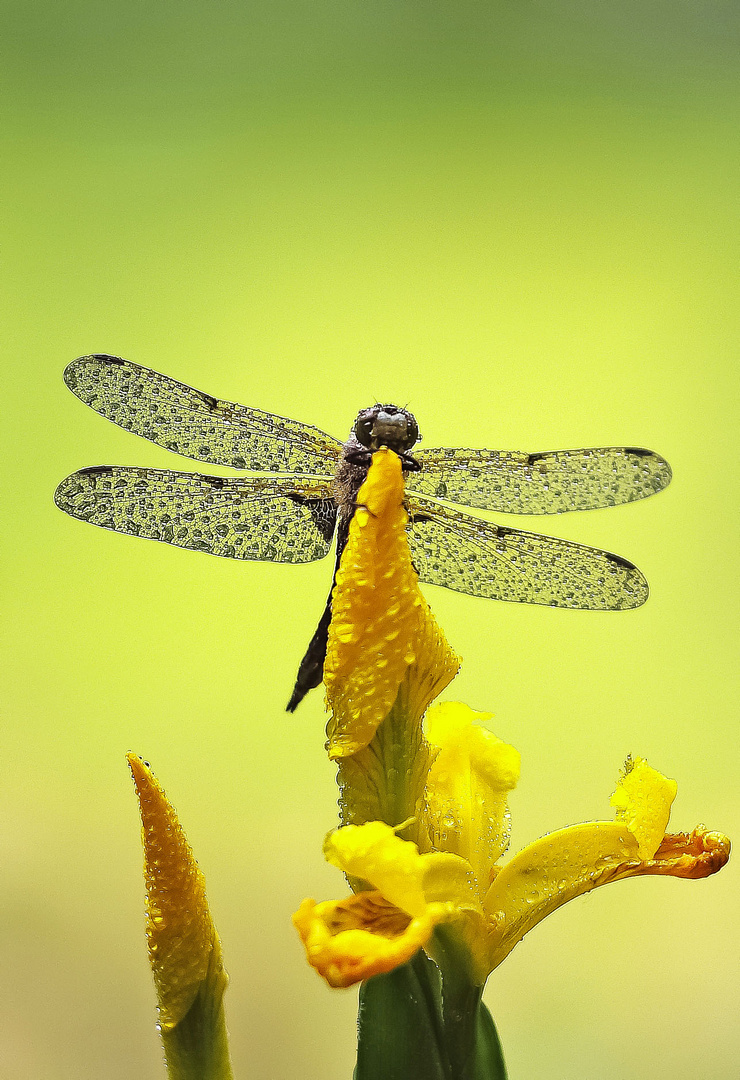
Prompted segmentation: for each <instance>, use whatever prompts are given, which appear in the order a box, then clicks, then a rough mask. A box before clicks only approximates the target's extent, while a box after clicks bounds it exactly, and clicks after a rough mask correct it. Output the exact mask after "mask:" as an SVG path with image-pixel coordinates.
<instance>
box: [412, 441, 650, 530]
mask: <svg viewBox="0 0 740 1080" xmlns="http://www.w3.org/2000/svg"><path fill="white" fill-rule="evenodd" d="M414 457H415V458H416V459H417V460H418V462H419V464H420V465H421V472H419V473H410V474H409V476H408V477H407V481H406V486H407V488H408V489H409V491H418V492H419V493H420V494H422V495H430V496H432V498H437V499H448V500H449V501H450V502H456V503H462V504H463V505H464V506H474V507H478V508H479V509H481V510H498V511H500V512H502V513H507V514H562V513H564V512H565V511H567V510H594V509H596V508H597V507H600V506H617V505H619V504H621V503H628V502H634V501H635V500H636V499H646V498H647V497H648V496H649V495H654V494H655V493H656V491H662V490H663V488H664V487H667V486H668V484H669V483H670V480H671V467H670V465H669V464H668V462H667V461H664V460H663V458H662V457H659V456H658V454H654V453H653V452H652V451H651V450H641V449H640V448H639V447H631V446H608V447H599V448H596V449H593V450H552V451H550V452H548V453H543V454H523V453H519V452H518V451H516V450H465V449H452V448H449V449H448V448H446V447H440V448H438V449H431V450H420V451H419V452H418V453H414Z"/></svg>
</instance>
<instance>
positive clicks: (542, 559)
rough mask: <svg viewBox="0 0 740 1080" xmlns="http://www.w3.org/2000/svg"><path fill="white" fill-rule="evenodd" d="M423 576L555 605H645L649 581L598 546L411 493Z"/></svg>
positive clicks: (458, 587) (467, 589)
mask: <svg viewBox="0 0 740 1080" xmlns="http://www.w3.org/2000/svg"><path fill="white" fill-rule="evenodd" d="M408 506H409V513H410V517H411V521H410V523H409V528H408V537H409V545H410V547H411V556H412V559H413V561H414V566H415V567H416V569H417V571H418V574H419V579H420V580H421V581H424V582H428V583H429V584H431V585H444V586H445V587H446V588H448V589H454V590H455V591H457V592H464V593H469V594H471V595H472V596H487V597H490V598H492V599H495V600H513V601H515V602H518V603H524V604H547V605H549V606H551V607H563V608H588V609H590V610H597V611H599V610H600V611H617V610H621V609H624V608H635V607H639V606H640V605H641V604H644V603H645V601H646V600H647V597H648V585H647V581H646V580H645V578H644V577H643V575H642V574H641V573H640V571H639V570H638V569H637V567H636V566H633V565H632V563H630V562H627V560H626V559H622V558H620V557H619V556H618V555H612V554H610V553H609V552H608V551H601V550H599V549H598V548H591V547H584V546H583V545H581V544H573V543H571V542H570V541H568V540H558V539H556V538H555V537H551V536H541V535H540V534H538V533H529V532H522V531H521V530H519V529H509V528H505V527H503V526H500V525H494V524H492V523H490V522H487V521H481V520H479V519H477V518H474V517H470V516H469V515H467V514H462V513H459V512H458V511H456V510H452V509H450V508H449V507H445V506H441V505H439V504H437V503H432V502H429V501H428V500H426V499H418V498H416V497H410V498H409V499H408Z"/></svg>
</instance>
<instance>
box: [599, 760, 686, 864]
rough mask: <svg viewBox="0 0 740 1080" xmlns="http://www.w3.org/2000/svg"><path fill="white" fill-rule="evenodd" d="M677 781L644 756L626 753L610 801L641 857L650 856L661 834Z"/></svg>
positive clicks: (664, 829)
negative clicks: (651, 763)
mask: <svg viewBox="0 0 740 1080" xmlns="http://www.w3.org/2000/svg"><path fill="white" fill-rule="evenodd" d="M676 789H677V784H676V781H675V780H669V778H668V777H667V776H663V774H662V773H659V772H658V771H657V769H651V768H650V766H649V765H648V763H647V761H645V760H644V758H640V757H638V758H633V757H628V758H627V761H626V762H625V768H624V774H623V776H622V778H621V779H620V781H619V783H618V784H617V789H616V791H615V792H614V794H613V795H612V797H611V799H610V802H611V805H612V806H613V807H614V808H615V810H616V811H617V819H618V820H619V821H623V822H624V823H625V825H626V826H627V828H628V829H629V831H630V832H631V833H632V835H633V836H634V837H635V839H636V840H637V844H638V847H639V851H640V858H641V859H651V858H652V857H653V855H654V854H655V852H656V851H657V850H658V846H659V844H660V842H661V840H662V839H663V836H664V835H665V831H666V828H667V827H668V819H669V817H670V815H671V805H672V804H673V800H674V799H675V798H676Z"/></svg>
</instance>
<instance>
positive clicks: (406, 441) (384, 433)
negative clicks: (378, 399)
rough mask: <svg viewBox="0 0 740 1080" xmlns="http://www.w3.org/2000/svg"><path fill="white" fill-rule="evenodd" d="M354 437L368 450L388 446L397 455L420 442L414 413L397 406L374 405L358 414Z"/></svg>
mask: <svg viewBox="0 0 740 1080" xmlns="http://www.w3.org/2000/svg"><path fill="white" fill-rule="evenodd" d="M353 431H354V435H355V437H356V439H357V440H358V442H360V443H361V444H362V445H363V446H366V447H367V449H368V450H379V449H380V447H381V446H387V447H389V448H390V449H391V450H394V451H395V452H396V453H397V454H400V453H403V452H404V451H406V450H410V449H411V447H412V446H413V445H414V443H416V442H418V441H419V438H420V436H419V425H418V424H417V423H416V419H415V417H414V415H413V413H410V412H409V411H408V410H407V409H400V408H399V407H398V406H397V405H373V406H372V408H370V409H363V410H362V411H361V412H359V413H358V414H357V419H356V420H355V426H354V428H353Z"/></svg>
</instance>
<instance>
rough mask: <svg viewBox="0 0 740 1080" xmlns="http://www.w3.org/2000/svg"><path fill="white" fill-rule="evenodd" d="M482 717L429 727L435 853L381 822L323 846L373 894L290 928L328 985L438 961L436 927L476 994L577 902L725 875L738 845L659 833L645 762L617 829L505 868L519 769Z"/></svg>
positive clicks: (428, 806) (453, 713)
mask: <svg viewBox="0 0 740 1080" xmlns="http://www.w3.org/2000/svg"><path fill="white" fill-rule="evenodd" d="M477 716H478V714H475V713H473V712H472V710H470V709H468V708H467V707H466V706H464V705H459V704H447V705H445V706H444V707H440V708H439V709H438V710H437V715H436V716H435V715H431V716H430V720H429V729H430V736H431V737H432V739H433V740H434V741H435V742H436V743H437V745H438V747H439V754H438V756H437V761H436V762H435V765H434V766H433V767H432V769H431V771H430V774H429V785H428V788H427V792H426V800H425V807H424V811H423V819H424V822H425V823H426V825H427V829H428V837H433V841H434V848H435V849H436V850H432V849H431V848H432V840H431V839H428V843H427V846H428V847H429V848H430V850H427V851H425V852H420V851H419V846H418V845H417V844H415V843H413V842H411V841H406V840H401V839H400V838H399V837H398V836H397V835H396V834H395V832H394V830H393V829H391V828H390V827H389V826H387V825H385V824H384V823H381V822H370V823H367V824H364V825H359V826H357V825H354V826H353V825H350V826H345V827H343V828H340V829H337V830H336V831H335V832H334V833H330V834H329V837H328V838H327V842H326V845H325V853H326V856H327V858H328V860H329V861H330V862H332V863H333V864H334V865H335V866H338V867H339V868H340V869H342V870H344V872H345V873H346V874H348V875H351V876H352V877H353V878H355V879H362V881H364V882H366V883H367V885H368V886H369V887H370V888H371V889H372V891H370V892H360V893H358V894H356V895H355V896H350V897H348V898H346V899H344V900H341V901H336V902H325V903H323V904H318V905H317V904H315V903H314V902H313V901H312V900H307V901H304V903H303V905H302V906H301V909H300V910H299V911H298V912H297V913H296V915H295V916H294V922H295V924H296V927H297V929H298V931H299V933H300V935H301V938H302V939H303V942H304V945H305V948H306V954H307V958H308V961H309V963H310V964H312V965H313V966H314V967H315V968H316V969H317V970H318V971H319V972H320V973H321V974H322V975H324V977H325V978H326V979H327V981H328V982H329V983H330V985H332V986H349V985H351V984H352V983H353V982H357V981H359V980H361V979H365V978H367V977H368V976H369V975H373V974H377V973H378V972H381V971H389V970H391V968H392V967H394V966H396V965H397V964H401V963H405V962H406V961H407V960H408V959H410V957H411V956H412V955H413V953H414V952H415V951H416V949H418V948H419V947H420V946H422V945H424V946H426V947H427V950H428V951H430V952H431V953H432V955H434V941H433V937H432V935H433V931H434V928H435V926H437V925H439V924H441V923H447V924H449V931H450V934H451V937H452V939H453V940H454V941H456V943H457V944H458V946H459V949H460V952H461V955H463V956H464V957H465V960H466V966H467V967H468V971H469V974H470V977H471V979H472V981H474V982H476V983H477V984H479V985H480V984H482V983H483V982H484V981H485V979H486V977H487V976H488V974H489V973H490V972H491V971H492V970H493V969H494V968H495V967H497V966H498V965H499V964H500V963H501V961H502V960H503V959H504V958H505V957H506V956H507V955H508V954H509V952H511V950H512V949H513V948H514V946H515V945H516V943H517V942H518V941H520V940H521V939H522V937H523V936H524V934H525V933H526V932H527V931H528V930H530V929H531V928H532V927H533V926H536V924H537V923H538V922H540V921H541V920H542V919H543V918H544V917H545V916H546V915H549V914H550V912H552V911H554V910H555V909H556V908H558V907H560V906H561V905H562V904H564V903H566V901H568V900H571V899H572V898H573V897H575V896H580V895H582V894H583V893H586V892H589V891H590V890H591V889H594V888H596V887H597V886H599V885H605V884H607V883H608V882H610V881H618V880H619V879H620V878H625V877H635V876H639V875H644V874H665V875H670V876H673V877H687V878H699V877H707V876H709V875H710V874H713V873H716V872H717V871H718V870H720V869H721V868H722V866H724V864H725V863H726V862H727V859H728V857H729V850H730V843H729V840H728V839H727V838H726V837H725V836H722V835H721V834H720V833H713V832H707V831H706V830H705V829H703V828H701V827H700V828H697V829H695V830H694V831H693V832H692V833H690V834H685V833H679V834H675V835H666V834H665V829H666V826H667V824H668V817H669V813H670V806H671V803H672V801H673V798H674V796H675V792H676V785H675V782H674V781H673V780H669V779H667V778H666V777H665V776H662V775H661V774H660V773H659V772H657V771H656V770H655V769H652V768H650V766H649V765H648V764H647V763H646V762H645V761H643V760H642V759H640V758H637V759H635V760H634V761H632V760H630V761H628V765H627V770H626V772H625V774H624V776H623V777H622V778H621V779H620V781H619V784H618V785H617V790H616V791H615V793H614V795H613V796H612V804H613V805H614V806H616V808H617V818H616V820H614V821H594V822H589V823H585V824H582V825H572V826H570V827H569V828H566V829H561V830H559V831H558V832H554V833H550V834H549V835H547V836H544V837H542V838H541V839H540V840H537V841H535V842H534V843H533V844H530V845H529V846H528V847H526V848H524V850H523V851H521V852H519V853H518V854H517V855H515V856H514V857H513V858H511V859H510V860H509V861H508V862H506V863H505V864H504V865H503V866H498V865H497V864H496V858H497V857H498V855H499V854H500V853H501V851H502V850H503V849H504V848H505V847H506V844H507V842H508V811H507V809H506V792H507V790H509V789H510V788H512V787H513V786H514V784H515V783H516V780H517V776H518V765H519V762H518V755H517V754H516V751H514V750H513V749H512V748H511V747H509V746H506V744H504V743H502V742H500V740H498V739H496V738H495V737H494V736H493V735H491V734H490V732H487V731H486V730H485V729H484V728H481V727H479V726H478V725H477V723H476V720H477ZM440 761H442V762H443V763H444V764H443V766H442V767H439V768H438V767H437V764H438V762H440ZM446 822H449V824H446ZM445 848H446V849H447V850H441V849H445ZM451 849H454V851H453V850H451Z"/></svg>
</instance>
